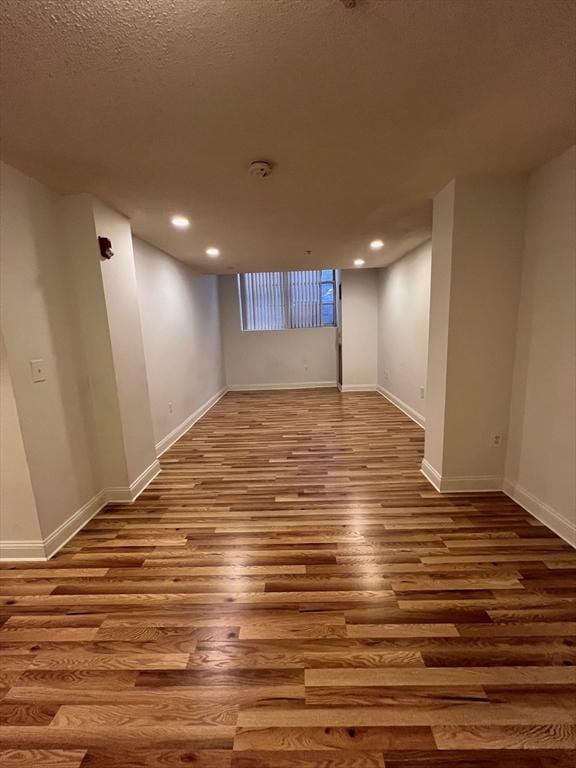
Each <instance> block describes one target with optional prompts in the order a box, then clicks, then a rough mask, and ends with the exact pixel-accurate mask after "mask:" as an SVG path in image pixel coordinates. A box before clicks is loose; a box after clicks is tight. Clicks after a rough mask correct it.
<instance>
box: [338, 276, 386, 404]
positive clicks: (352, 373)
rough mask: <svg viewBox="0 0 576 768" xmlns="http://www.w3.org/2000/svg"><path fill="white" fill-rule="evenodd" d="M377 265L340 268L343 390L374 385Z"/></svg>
mask: <svg viewBox="0 0 576 768" xmlns="http://www.w3.org/2000/svg"><path fill="white" fill-rule="evenodd" d="M378 276H379V272H378V270H376V269H344V270H342V272H341V284H342V304H341V336H342V390H343V391H346V390H347V389H348V390H353V389H376V385H377V381H378Z"/></svg>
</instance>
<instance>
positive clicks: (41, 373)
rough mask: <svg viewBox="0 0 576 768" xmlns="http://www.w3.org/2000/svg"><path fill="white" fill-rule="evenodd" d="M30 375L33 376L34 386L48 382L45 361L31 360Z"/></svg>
mask: <svg viewBox="0 0 576 768" xmlns="http://www.w3.org/2000/svg"><path fill="white" fill-rule="evenodd" d="M30 373H31V374H32V381H33V382H34V384H38V382H40V381H46V364H45V362H44V360H30Z"/></svg>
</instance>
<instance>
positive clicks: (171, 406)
mask: <svg viewBox="0 0 576 768" xmlns="http://www.w3.org/2000/svg"><path fill="white" fill-rule="evenodd" d="M168 413H174V404H173V403H168Z"/></svg>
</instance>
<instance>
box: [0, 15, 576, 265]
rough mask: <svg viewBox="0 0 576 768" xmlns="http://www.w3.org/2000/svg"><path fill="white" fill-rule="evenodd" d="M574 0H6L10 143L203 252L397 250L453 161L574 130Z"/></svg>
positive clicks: (185, 248) (277, 254)
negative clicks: (176, 217)
mask: <svg viewBox="0 0 576 768" xmlns="http://www.w3.org/2000/svg"><path fill="white" fill-rule="evenodd" d="M574 8H575V6H574V4H573V3H572V2H568V1H565V0H546V1H545V2H543V1H542V0H482V1H481V2H479V1H476V2H473V1H472V0H358V2H357V5H356V7H355V8H351V9H347V8H346V7H345V5H344V4H343V3H342V2H340V1H339V0H26V2H22V0H3V2H2V16H3V26H2V41H1V42H2V46H1V48H2V53H1V55H2V59H1V65H2V72H1V76H2V105H3V121H2V128H1V138H2V148H3V156H4V159H5V160H7V161H8V162H9V163H12V164H13V165H15V166H17V167H18V168H20V169H21V170H23V171H24V172H27V173H29V174H31V175H32V176H34V177H36V178H38V179H40V180H41V181H43V182H44V183H46V184H48V185H49V186H51V187H53V188H54V189H56V190H58V191H60V192H63V193H70V192H78V191H88V192H92V193H93V194H95V195H97V196H99V197H101V198H102V199H104V200H105V201H107V202H108V203H109V204H111V205H113V206H114V207H116V208H117V209H118V210H120V211H122V212H124V213H125V214H127V215H128V216H130V217H131V219H132V223H133V229H134V231H135V233H136V234H138V235H139V236H140V237H142V238H144V239H145V240H147V241H149V242H150V243H153V244H155V245H157V246H159V247H160V248H162V249H164V250H165V251H167V252H168V253H171V254H173V255H174V256H177V257H178V258H180V259H182V260H184V261H187V262H190V263H192V264H194V265H197V266H198V267H200V268H201V269H203V270H207V271H226V270H227V269H235V270H257V269H282V268H285V269H286V268H302V267H307V266H332V265H334V266H341V267H347V266H350V265H351V262H352V259H354V258H355V257H358V256H362V257H364V258H365V259H366V265H367V266H378V265H382V264H385V263H388V262H389V261H391V260H393V259H395V258H397V257H398V256H400V255H402V254H403V253H404V252H406V251H407V250H408V249H410V248H412V247H414V246H415V245H417V244H418V243H419V242H421V241H422V240H423V239H425V238H427V237H428V236H429V233H430V227H431V203H430V199H431V197H432V196H433V195H434V193H436V192H437V191H438V190H439V189H440V188H441V187H442V186H443V185H444V184H446V183H447V182H448V181H449V180H450V179H451V178H452V177H454V176H456V175H462V174H470V173H500V172H517V171H525V170H528V169H530V168H532V167H534V166H536V165H538V164H540V163H541V162H544V161H545V160H547V159H548V158H550V157H551V156H553V155H554V154H556V153H558V152H560V151H562V150H563V149H564V148H565V147H566V146H568V145H569V144H570V143H572V142H573V141H574V70H575V60H574ZM261 158H264V159H270V160H272V161H273V162H274V163H275V169H274V173H273V174H272V176H270V177H269V178H268V179H266V180H259V179H254V178H252V177H250V176H249V175H248V173H247V167H248V165H249V163H250V161H252V160H256V159H261ZM173 213H181V214H184V215H186V216H188V217H189V218H190V220H191V222H192V226H191V227H190V229H189V230H188V231H186V232H179V231H176V230H174V229H173V228H172V227H171V225H170V223H169V217H170V215H171V214H173ZM101 234H105V233H101ZM375 237H381V238H382V239H383V240H385V241H386V247H385V248H384V249H383V250H381V251H379V252H375V253H372V252H370V251H369V250H368V248H367V243H368V241H369V240H371V239H372V238H375ZM212 245H215V246H218V247H219V248H220V249H221V251H222V256H221V257H220V258H219V259H217V260H210V259H209V258H208V257H207V256H206V255H205V254H204V250H205V248H206V247H207V246H212ZM308 251H310V252H311V253H310V254H309V253H308Z"/></svg>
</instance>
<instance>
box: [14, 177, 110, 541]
mask: <svg viewBox="0 0 576 768" xmlns="http://www.w3.org/2000/svg"><path fill="white" fill-rule="evenodd" d="M58 203H59V197H58V196H57V195H54V194H53V193H51V192H49V191H48V190H47V189H46V188H45V187H43V186H42V185H41V184H39V183H38V182H36V181H35V180H33V179H31V178H29V177H27V176H25V175H24V174H22V173H20V172H19V171H17V170H15V169H14V168H11V167H10V166H7V165H4V164H2V166H1V178H0V220H1V230H0V249H1V252H2V263H1V284H0V290H1V316H2V329H3V333H4V340H5V345H6V357H7V361H8V365H9V369H10V375H11V379H12V384H13V387H14V394H15V399H16V405H17V408H18V416H19V420H20V426H21V429H22V437H23V440H24V447H25V450H26V455H27V460H28V464H29V468H30V476H31V478H32V487H33V490H34V495H35V499H36V506H37V509H38V514H39V519H40V525H41V529H42V534H43V536H44V537H46V536H47V535H48V534H50V533H51V532H52V531H54V530H55V529H56V528H57V527H58V526H59V525H60V524H61V523H63V522H64V521H65V520H66V519H67V518H68V517H69V516H70V515H71V514H72V513H73V512H75V511H76V510H77V509H78V508H79V507H81V506H82V505H83V504H85V503H86V502H87V501H88V500H89V499H91V498H92V496H93V495H94V494H95V493H96V492H97V491H98V490H99V487H98V478H97V473H96V470H95V462H94V452H93V448H92V445H91V440H90V424H89V416H88V414H89V412H90V391H89V389H90V385H89V380H88V376H87V372H86V369H85V367H84V364H83V357H82V352H81V347H80V338H79V335H78V323H77V319H76V318H75V316H74V312H73V304H72V301H71V295H72V293H71V285H70V282H69V274H68V270H67V269H66V261H65V259H63V258H62V257H61V248H62V238H61V233H60V230H59V216H58V210H57V206H58ZM36 358H41V359H43V360H44V362H45V366H46V381H43V382H40V383H32V379H31V375H30V360H32V359H36ZM2 513H3V514H4V515H7V514H8V515H9V514H11V513H13V514H18V510H10V509H8V510H6V509H4V510H2Z"/></svg>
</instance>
